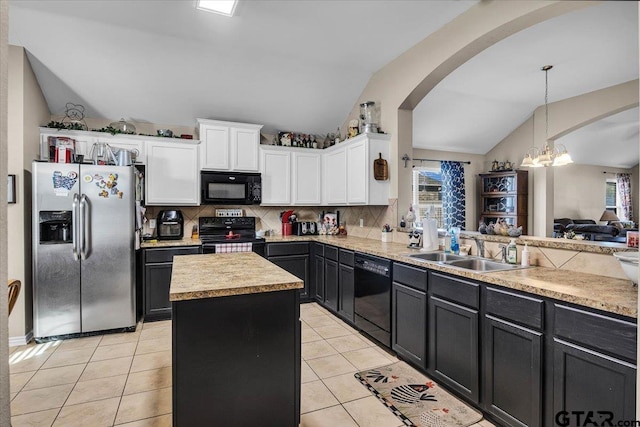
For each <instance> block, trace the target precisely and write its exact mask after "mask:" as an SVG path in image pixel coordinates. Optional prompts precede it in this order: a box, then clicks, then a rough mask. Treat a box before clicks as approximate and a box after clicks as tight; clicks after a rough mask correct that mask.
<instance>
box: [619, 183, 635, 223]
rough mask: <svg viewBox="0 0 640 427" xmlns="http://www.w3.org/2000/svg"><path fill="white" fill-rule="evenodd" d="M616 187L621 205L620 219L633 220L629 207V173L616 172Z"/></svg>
mask: <svg viewBox="0 0 640 427" xmlns="http://www.w3.org/2000/svg"><path fill="white" fill-rule="evenodd" d="M616 187H618V194H619V195H620V205H621V206H622V212H620V213H621V214H622V215H620V216H621V218H620V219H621V220H623V221H633V210H632V208H631V206H632V205H631V174H628V173H618V174H616Z"/></svg>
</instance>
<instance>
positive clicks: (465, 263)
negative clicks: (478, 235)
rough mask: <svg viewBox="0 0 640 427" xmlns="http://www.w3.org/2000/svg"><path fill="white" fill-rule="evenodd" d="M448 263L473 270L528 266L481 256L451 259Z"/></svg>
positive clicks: (513, 268) (481, 270)
mask: <svg viewBox="0 0 640 427" xmlns="http://www.w3.org/2000/svg"><path fill="white" fill-rule="evenodd" d="M447 265H450V266H451V267H458V268H464V269H465V270H472V271H476V272H486V271H502V270H517V269H519V268H526V267H522V266H520V265H517V264H507V263H504V262H496V261H490V260H488V259H481V258H469V259H463V260H457V261H451V262H448V263H447Z"/></svg>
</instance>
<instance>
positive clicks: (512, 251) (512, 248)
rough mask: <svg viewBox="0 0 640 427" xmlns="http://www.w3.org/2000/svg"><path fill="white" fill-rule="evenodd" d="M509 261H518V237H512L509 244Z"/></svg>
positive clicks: (514, 262) (513, 262) (510, 262)
mask: <svg viewBox="0 0 640 427" xmlns="http://www.w3.org/2000/svg"><path fill="white" fill-rule="evenodd" d="M507 262H508V263H509V264H516V263H517V262H518V247H517V246H516V239H511V241H510V242H509V245H508V246H507Z"/></svg>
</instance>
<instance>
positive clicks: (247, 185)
mask: <svg viewBox="0 0 640 427" xmlns="http://www.w3.org/2000/svg"><path fill="white" fill-rule="evenodd" d="M200 192H201V197H200V203H201V204H203V205H259V204H260V203H261V202H262V180H261V178H260V174H259V173H244V172H212V171H202V172H200Z"/></svg>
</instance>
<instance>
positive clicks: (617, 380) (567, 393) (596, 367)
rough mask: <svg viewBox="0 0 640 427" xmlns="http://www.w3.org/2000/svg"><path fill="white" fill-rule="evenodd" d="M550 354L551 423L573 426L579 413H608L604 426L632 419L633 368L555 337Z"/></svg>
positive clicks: (633, 410)
mask: <svg viewBox="0 0 640 427" xmlns="http://www.w3.org/2000/svg"><path fill="white" fill-rule="evenodd" d="M553 353H554V371H553V373H554V375H553V409H554V410H553V412H554V421H556V420H563V419H570V420H571V422H572V424H571V425H574V424H573V423H575V420H576V418H575V417H576V414H577V413H578V412H579V411H584V412H583V413H585V414H586V413H587V412H589V411H593V412H600V413H602V412H606V413H609V414H611V417H612V419H611V422H612V423H611V424H607V425H618V422H620V421H624V420H634V419H635V400H636V399H635V388H636V366H635V365H632V364H631V363H628V362H624V361H622V360H618V359H616V358H614V357H611V356H606V355H604V354H601V353H598V352H595V351H593V350H589V349H587V348H584V347H581V346H579V345H575V344H571V343H568V342H565V341H562V340H560V339H557V338H556V339H554V343H553ZM556 423H558V421H556ZM620 425H622V424H620Z"/></svg>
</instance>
